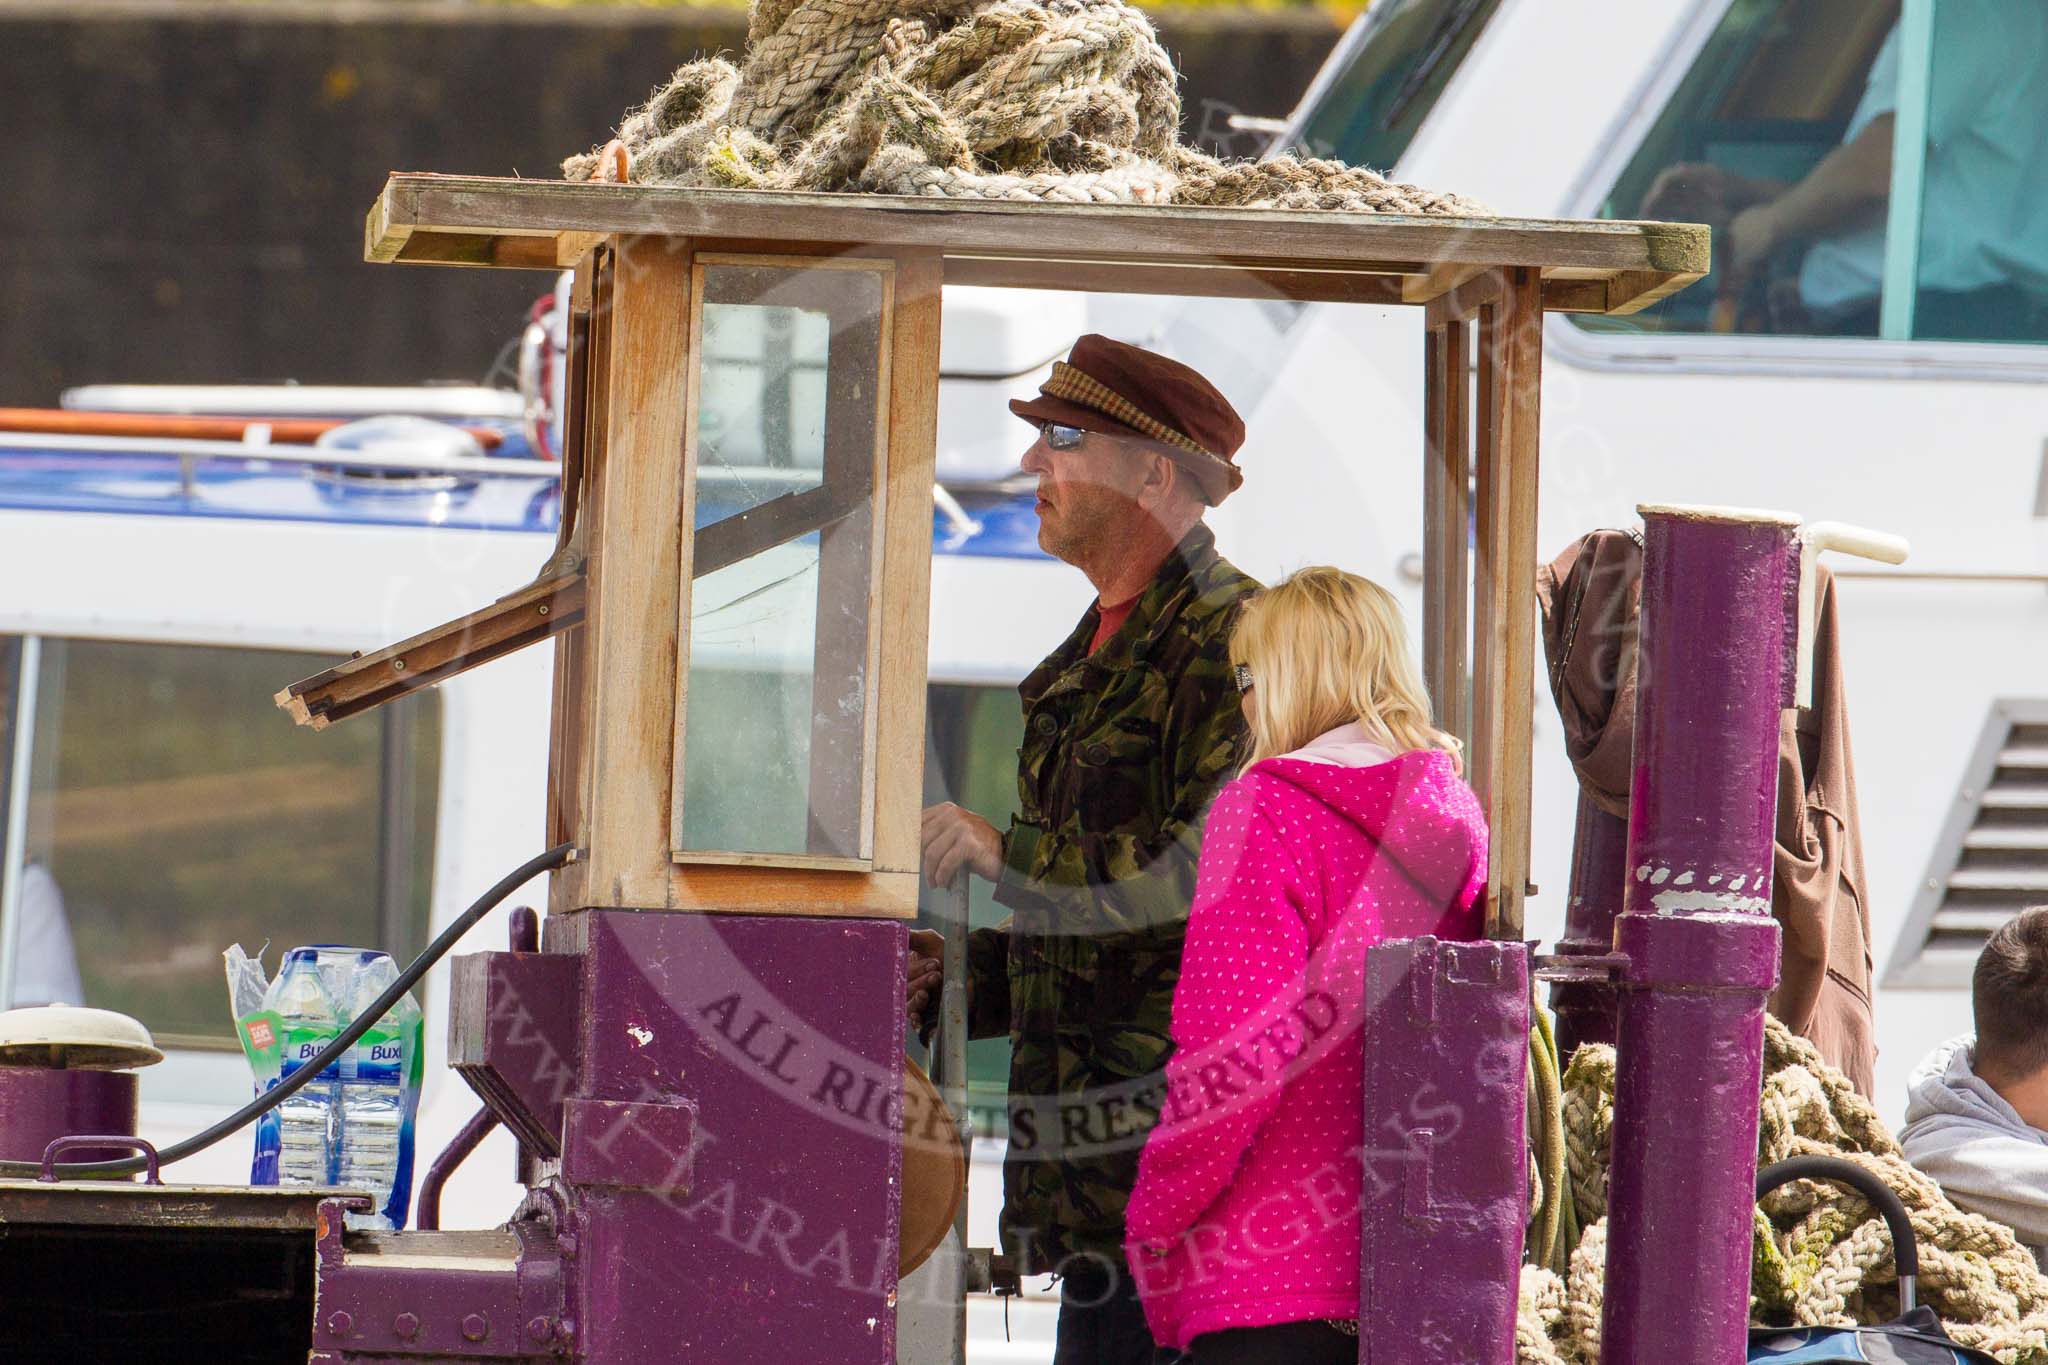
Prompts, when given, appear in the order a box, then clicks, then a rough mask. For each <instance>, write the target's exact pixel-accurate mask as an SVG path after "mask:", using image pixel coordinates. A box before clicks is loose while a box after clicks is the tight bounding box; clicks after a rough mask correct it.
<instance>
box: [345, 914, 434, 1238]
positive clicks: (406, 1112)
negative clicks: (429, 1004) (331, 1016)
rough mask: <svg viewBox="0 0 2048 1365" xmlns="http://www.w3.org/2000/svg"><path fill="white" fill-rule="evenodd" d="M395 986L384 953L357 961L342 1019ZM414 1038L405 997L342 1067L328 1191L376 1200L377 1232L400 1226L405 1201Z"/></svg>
mask: <svg viewBox="0 0 2048 1365" xmlns="http://www.w3.org/2000/svg"><path fill="white" fill-rule="evenodd" d="M397 979H398V966H397V964H396V963H394V962H393V961H392V960H391V959H390V958H389V957H388V956H386V955H385V954H383V953H373V952H363V953H359V954H358V955H357V960H356V963H355V970H354V972H353V974H352V979H351V982H350V994H349V1000H348V1016H349V1018H350V1019H353V1018H355V1016H356V1015H357V1014H359V1013H360V1012H362V1011H364V1010H367V1009H368V1008H369V1007H370V1006H371V1005H372V1004H373V1003H375V1001H376V999H377V997H378V996H379V995H381V994H383V993H384V991H385V990H386V989H388V988H389V987H390V985H391V983H392V982H394V981H396V980H397ZM419 1037H420V1007H419V1006H418V1005H416V1004H414V1003H413V999H412V997H411V996H410V995H407V996H404V997H402V998H400V1000H399V1001H398V1003H397V1004H395V1005H393V1006H392V1007H391V1009H390V1010H389V1011H388V1012H386V1013H385V1015H384V1016H383V1018H382V1019H380V1020H379V1021H378V1022H377V1023H376V1024H374V1025H372V1026H371V1028H370V1030H369V1031H368V1032H367V1033H365V1034H364V1035H363V1036H362V1038H361V1039H360V1040H359V1041H358V1042H357V1043H356V1045H355V1046H354V1047H353V1048H350V1049H349V1051H348V1054H347V1056H346V1057H345V1058H344V1059H343V1061H342V1067H341V1081H340V1087H339V1090H340V1095H341V1124H340V1142H339V1143H338V1144H337V1145H336V1147H335V1153H334V1158H335V1169H334V1183H335V1184H337V1185H345V1186H348V1187H349V1188H351V1189H358V1190H368V1191H370V1192H371V1193H372V1194H374V1195H375V1196H376V1200H377V1208H378V1211H379V1214H380V1215H381V1218H380V1219H379V1220H378V1221H380V1222H381V1224H382V1225H383V1226H387V1227H391V1226H399V1225H401V1224H403V1222H404V1221H405V1209H406V1204H407V1203H408V1202H409V1200H410V1197H411V1194H412V1108H413V1103H414V1102H415V1098H416V1097H415V1095H414V1094H409V1093H408V1092H409V1091H412V1090H413V1088H414V1082H413V1080H412V1077H411V1075H410V1074H409V1073H410V1071H411V1067H412V1063H413V1062H414V1061H416V1057H415V1055H414V1054H415V1052H416V1050H417V1048H418V1041H419Z"/></svg>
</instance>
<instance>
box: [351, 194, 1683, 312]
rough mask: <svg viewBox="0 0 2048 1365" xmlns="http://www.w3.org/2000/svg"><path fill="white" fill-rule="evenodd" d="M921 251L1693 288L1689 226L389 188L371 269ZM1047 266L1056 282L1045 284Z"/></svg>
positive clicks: (1250, 292) (1443, 285)
mask: <svg viewBox="0 0 2048 1365" xmlns="http://www.w3.org/2000/svg"><path fill="white" fill-rule="evenodd" d="M638 233H645V234H652V235H658V236H679V237H697V238H716V239H745V240H748V241H751V242H754V243H757V244H767V243H773V242H789V243H792V244H794V243H808V244H820V243H825V244H839V245H841V246H842V247H844V248H845V249H846V250H859V249H861V248H863V247H879V248H885V249H889V250H905V249H913V250H914V249H918V248H925V249H933V250H937V251H939V252H941V253H942V254H943V255H944V256H945V258H946V261H947V278H948V279H951V280H955V281H957V282H962V283H965V282H970V281H971V282H973V283H976V284H991V285H1009V286H1013V287H1022V288H1039V289H1045V288H1062V287H1064V288H1069V289H1119V290H1128V289H1132V288H1141V289H1144V290H1147V291H1150V292H1159V293H1188V294H1204V295H1243V296H1248V297H1283V298H1291V299H1302V300H1335V301H1348V302H1388V303H1398V302H1405V303H1416V304H1420V303H1428V302H1429V301H1431V300H1432V299H1435V298H1439V297H1441V296H1443V295H1445V294H1446V293H1448V292H1450V291H1451V290H1453V289H1455V288H1457V287H1458V286H1459V285H1460V284H1463V283H1465V282H1467V281H1469V280H1470V279H1472V278H1473V277H1474V276H1475V275H1477V274H1478V273H1480V272H1481V271H1485V270H1489V269H1494V268H1499V267H1508V266H1524V267H1535V268H1537V269H1540V270H1542V271H1543V272H1544V276H1545V280H1546V285H1547V286H1548V285H1555V286H1556V287H1555V288H1551V289H1547V290H1546V294H1547V295H1549V296H1553V297H1554V298H1555V300H1556V306H1559V307H1568V308H1573V309H1577V310H1580V311H1592V312H1609V313H1619V312H1631V311H1633V310H1634V309H1636V308H1639V307H1642V306H1644V305H1645V304H1647V303H1649V302H1651V301H1653V300H1655V299H1657V298H1661V297H1663V296H1664V295H1665V294H1668V293H1670V292H1672V291H1673V290H1675V289H1679V288H1683V287H1684V286H1685V285H1687V284H1689V283H1691V282H1692V281H1693V280H1696V279H1698V278H1699V277H1700V276H1701V275H1703V274H1705V273H1706V271H1707V268H1708V256H1707V253H1708V232H1707V229H1706V228H1705V227H1703V226H1701V225H1699V224H1695V223H1635V222H1616V221H1609V220H1604V219H1595V220H1577V221H1574V220H1558V219H1535V218H1441V217H1414V216H1407V215H1398V214H1360V213H1324V212H1302V211H1292V210H1281V209H1207V208H1188V207H1182V206H1177V205H1173V206H1161V205H1144V204H1047V203H1038V202H1023V203H1018V202H1010V201H993V200H960V199H936V198H934V199H913V198H905V197H900V196H891V195H868V194H817V193H775V192H769V191H763V190H695V189H667V188H659V187H655V186H647V185H606V184H592V183H575V182H569V181H559V180H511V179H490V178H477V177H465V176H440V175H416V174H395V175H393V176H392V177H391V178H390V180H389V181H388V182H387V183H386V185H385V187H384V192H383V194H381V195H380V196H379V197H378V199H377V202H376V204H375V205H373V206H372V208H371V210H370V215H369V219H368V221H367V223H366V224H365V231H364V255H365V257H366V258H367V259H369V260H371V261H415V262H429V263H435V264H443V265H473V266H499V267H510V268H523V269H556V268H560V267H561V266H564V265H567V264H570V263H572V262H573V261H575V260H576V259H577V258H578V257H580V256H581V255H582V254H583V253H584V252H585V251H587V250H588V249H589V248H590V246H591V245H592V244H593V243H595V242H596V241H598V240H600V239H601V238H603V237H606V236H610V235H612V234H638ZM1049 265H1056V266H1058V267H1060V268H1059V269H1055V270H1048V268H1047V267H1048V266H1049Z"/></svg>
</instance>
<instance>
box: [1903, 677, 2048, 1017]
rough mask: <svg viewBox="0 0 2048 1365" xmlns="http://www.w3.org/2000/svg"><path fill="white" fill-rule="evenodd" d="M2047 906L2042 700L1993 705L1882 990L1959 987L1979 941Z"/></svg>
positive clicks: (2046, 750)
mask: <svg viewBox="0 0 2048 1365" xmlns="http://www.w3.org/2000/svg"><path fill="white" fill-rule="evenodd" d="M2044 904H2048V702H2042V701H2001V702H1999V703H1997V704H1996V705H1995V706H1994V707H1993V708H1992V712H1991V718H1990V721H1989V722H1988V723H1987V724H1986V726H1985V730H1984V737H1983V739H1982V740H1981V741H1979V743H1978V746H1977V752H1976V753H1975V754H1974V755H1973V756H1972V758H1971V760H1970V766H1969V769H1968V771H1967V772H1966V773H1965V774H1964V777H1963V787H1962V790H1961V791H1960V792H1958V793H1957V800H1956V810H1955V814H1954V815H1953V816H1952V817H1951V818H1950V820H1949V823H1948V825H1947V827H1946V828H1944V829H1943V831H1942V836H1941V840H1940V842H1939V843H1937V844H1936V846H1935V849H1934V860H1933V862H1932V864H1931V865H1930V866H1929V867H1928V870H1927V875H1926V877H1925V878H1923V879H1922V881H1921V884H1920V890H1919V894H1917V895H1916V896H1915V897H1914V898H1913V908H1912V912H1911V913H1910V914H1909V915H1908V916H1907V919H1906V929H1905V933H1904V934H1903V935H1901V936H1900V939H1899V944H1898V949H1897V951H1896V952H1894V953H1893V955H1892V961H1891V967H1890V969H1889V970H1888V971H1887V972H1886V973H1885V984H1886V985H1889V986H1915V987H1955V986H1968V985H1969V983H1970V971H1971V969H1972V968H1973V967H1975V965H1976V962H1977V954H1978V953H1979V952H1981V951H1982V950H1983V947H1984V942H1985V940H1986V939H1988V938H1989V937H1990V936H1991V934H1992V932H1993V931H1994V930H1996V929H1997V928H1998V926H1999V925H2001V924H2003V923H2005V922H2006V921H2007V920H2008V919H2011V918H2012V917H2013V916H2014V915H2015V914H2018V913H2019V912H2020V911H2022V910H2024V909H2026V908H2027V907H2028V906H2030V905H2044Z"/></svg>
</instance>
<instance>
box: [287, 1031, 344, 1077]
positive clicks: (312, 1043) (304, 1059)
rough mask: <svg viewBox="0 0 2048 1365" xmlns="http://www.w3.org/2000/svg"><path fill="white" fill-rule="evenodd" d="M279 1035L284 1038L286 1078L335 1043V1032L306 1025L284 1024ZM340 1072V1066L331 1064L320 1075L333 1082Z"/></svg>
mask: <svg viewBox="0 0 2048 1365" xmlns="http://www.w3.org/2000/svg"><path fill="white" fill-rule="evenodd" d="M279 1034H280V1036H281V1037H282V1038H283V1044H282V1047H281V1052H282V1055H283V1067H282V1072H283V1074H284V1075H286V1076H289V1075H291V1074H292V1073H293V1072H295V1071H297V1070H298V1069H299V1068H300V1067H302V1066H304V1065H305V1064H306V1063H308V1062H310V1061H312V1060H313V1059H314V1058H315V1057H317V1056H319V1055H320V1050H321V1049H322V1048H324V1047H326V1046H327V1045H328V1044H329V1043H331V1042H333V1041H334V1031H333V1030H332V1029H326V1028H318V1027H311V1028H309V1027H306V1026H305V1025H299V1026H296V1027H294V1026H293V1025H291V1024H288V1023H285V1024H282V1026H281V1027H280V1029H279ZM339 1070H340V1068H339V1067H338V1066H336V1065H334V1064H332V1063H330V1064H329V1065H328V1067H327V1069H326V1070H325V1071H323V1072H321V1073H320V1074H321V1075H322V1076H325V1077H327V1078H328V1079H330V1080H331V1079H333V1078H334V1077H335V1076H336V1075H337V1074H338V1073H339Z"/></svg>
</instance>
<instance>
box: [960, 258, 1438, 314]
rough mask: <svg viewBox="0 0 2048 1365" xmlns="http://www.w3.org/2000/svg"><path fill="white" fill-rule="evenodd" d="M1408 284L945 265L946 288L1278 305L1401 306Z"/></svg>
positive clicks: (1323, 276) (993, 263)
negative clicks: (1089, 292) (966, 286)
mask: <svg viewBox="0 0 2048 1365" xmlns="http://www.w3.org/2000/svg"><path fill="white" fill-rule="evenodd" d="M1411 264H1412V263H1411ZM1405 278H1412V277H1407V276H1402V275H1398V274H1387V275H1380V274H1365V273H1362V272H1358V271H1337V270H1274V269H1259V268H1241V267H1237V266H1228V265H1217V266H1159V265H1144V264H1140V263H1137V262H1133V261H1099V260H1094V261H1019V260H1011V259H1008V258H995V257H986V256H952V257H948V258H947V260H946V282H947V283H948V284H988V285H998V286H1001V287H1003V288H1008V289H1057V290H1063V291H1071V290H1076V289H1085V290H1092V291H1095V292H1098V293H1111V294H1172V295H1176V296H1179V297H1183V298H1226V299H1239V298H1273V299H1286V300H1289V301H1291V302H1301V303H1400V302H1401V301H1402V298H1401V291H1402V281H1403V280H1404V279H1405Z"/></svg>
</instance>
